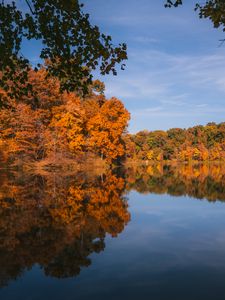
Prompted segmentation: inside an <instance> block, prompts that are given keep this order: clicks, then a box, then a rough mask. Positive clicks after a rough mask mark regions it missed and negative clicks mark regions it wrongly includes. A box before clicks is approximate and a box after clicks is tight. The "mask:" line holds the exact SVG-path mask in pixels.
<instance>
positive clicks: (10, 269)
mask: <svg viewBox="0 0 225 300" xmlns="http://www.w3.org/2000/svg"><path fill="white" fill-rule="evenodd" d="M124 187H125V182H124V179H122V178H121V177H117V176H115V175H113V174H107V176H102V177H95V178H91V179H90V178H89V179H88V178H85V177H84V176H76V177H75V178H74V177H71V176H69V177H66V176H59V174H50V175H48V176H38V175H33V176H31V175H25V174H11V175H8V176H6V175H4V176H3V175H2V176H1V184H0V190H1V192H0V240H1V244H0V266H1V268H0V272H1V274H0V285H1V286H4V285H6V284H7V283H8V281H9V280H10V279H16V278H17V277H18V276H20V275H21V274H22V272H23V270H24V269H29V268H31V267H32V266H33V265H34V264H39V265H40V266H41V267H42V268H43V270H44V273H45V274H46V275H48V276H54V277H58V278H65V277H71V276H75V275H78V274H79V273H80V269H81V267H84V266H89V265H90V264H91V260H90V258H88V256H89V255H90V254H91V253H92V252H96V253H98V252H101V251H103V250H104V248H105V242H104V239H105V236H106V234H107V233H108V234H110V235H111V236H117V235H118V234H119V233H120V232H121V231H122V230H123V229H124V226H125V225H126V224H127V223H128V221H129V219H130V215H129V212H128V210H127V201H126V199H125V198H124V196H123V192H124Z"/></svg>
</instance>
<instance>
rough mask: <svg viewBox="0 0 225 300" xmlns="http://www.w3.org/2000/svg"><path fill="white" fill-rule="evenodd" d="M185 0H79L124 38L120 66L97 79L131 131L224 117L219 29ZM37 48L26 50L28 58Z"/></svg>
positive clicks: (104, 27) (224, 55)
mask: <svg viewBox="0 0 225 300" xmlns="http://www.w3.org/2000/svg"><path fill="white" fill-rule="evenodd" d="M185 2H187V3H186V4H185V5H183V7H181V8H177V9H165V8H164V6H163V3H164V1H163V0H107V1H106V0H94V1H93V0H83V3H84V4H85V10H86V11H87V12H89V13H90V17H91V20H92V23H93V24H96V25H98V26H99V27H100V29H101V31H102V32H104V33H107V34H110V35H111V36H112V37H113V41H114V43H115V44H117V43H119V42H126V43H127V46H128V56H129V59H128V61H127V63H126V69H125V71H119V72H118V75H117V76H105V77H103V78H100V79H101V80H103V81H104V82H105V84H106V95H107V97H112V96H116V97H117V98H119V99H120V100H122V101H123V103H124V104H125V106H126V108H127V109H128V110H129V111H130V113H131V121H130V125H129V128H128V129H129V131H130V132H137V131H140V130H143V129H148V130H155V129H169V128H172V127H182V128H184V127H190V126H193V125H197V124H203V125H204V124H206V123H207V122H211V121H215V122H222V121H225V118H224V116H225V106H224V103H225V44H224V45H222V46H221V47H219V44H220V43H219V40H220V39H222V38H224V34H223V33H222V31H221V30H218V29H214V28H213V27H212V24H211V23H210V22H209V21H208V20H200V19H199V18H198V15H197V13H196V12H194V4H195V1H192V0H186V1H185ZM37 49H38V45H37ZM37 49H36V51H35V50H34V45H32V47H30V48H29V47H27V49H26V51H29V56H30V57H31V58H32V59H33V60H35V59H36V53H37Z"/></svg>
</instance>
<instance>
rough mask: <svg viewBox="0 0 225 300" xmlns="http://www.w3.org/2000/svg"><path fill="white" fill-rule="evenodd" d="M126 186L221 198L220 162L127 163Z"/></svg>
mask: <svg viewBox="0 0 225 300" xmlns="http://www.w3.org/2000/svg"><path fill="white" fill-rule="evenodd" d="M126 181H127V190H132V189H134V190H136V191H138V192H139V193H155V194H169V195H172V196H183V195H188V196H190V197H194V198H197V199H204V198H206V199H207V200H209V201H216V200H221V201H225V166H224V164H209V165H205V164H197V165H191V164H190V165H178V166H163V165H160V164H159V165H151V166H142V167H130V168H128V169H127V171H126Z"/></svg>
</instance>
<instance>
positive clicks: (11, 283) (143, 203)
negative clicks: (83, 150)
mask: <svg viewBox="0 0 225 300" xmlns="http://www.w3.org/2000/svg"><path fill="white" fill-rule="evenodd" d="M0 240H1V243H0V299H1V300H9V299H19V300H20V299H21V300H44V299H54V300H58V299H63V300H70V299H71V300H72V299H79V300H80V299H81V300H83V299H93V300H94V299H96V300H97V299H98V300H101V299H154V300H158V299H173V300H174V299H179V300H180V299H182V300H184V299H196V300H197V299H198V300H200V299H204V300H206V299H225V168H224V165H220V164H217V165H195V166H192V165H182V166H162V165H158V166H143V167H129V168H127V169H126V170H122V169H115V170H113V171H110V170H108V171H107V172H106V173H104V174H98V175H96V174H85V173H81V172H80V173H76V174H71V173H70V174H67V173H66V172H60V171H59V172H56V171H54V172H49V173H47V172H45V173H44V172H43V174H31V173H22V172H15V171H11V172H9V171H8V172H6V171H2V172H1V174H0Z"/></svg>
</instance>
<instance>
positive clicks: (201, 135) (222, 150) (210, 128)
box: [125, 122, 225, 161]
mask: <svg viewBox="0 0 225 300" xmlns="http://www.w3.org/2000/svg"><path fill="white" fill-rule="evenodd" d="M125 139H126V153H127V157H128V158H130V159H134V160H147V161H171V160H176V161H192V160H193V161H207V160H210V161H217V160H218V161H219V160H224V161H225V122H223V123H220V124H216V123H208V124H207V125H206V126H201V125H198V126H194V127H191V128H188V129H181V128H172V129H169V130H167V131H162V130H156V131H147V130H144V131H140V132H138V133H137V134H128V135H127V136H126V138H125Z"/></svg>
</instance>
